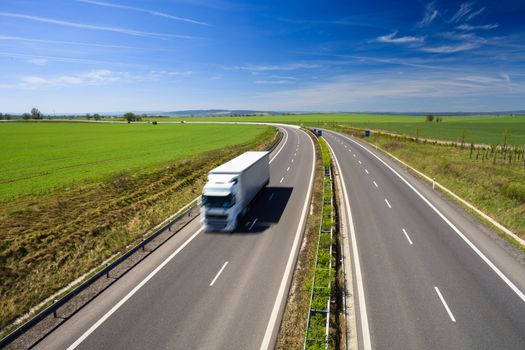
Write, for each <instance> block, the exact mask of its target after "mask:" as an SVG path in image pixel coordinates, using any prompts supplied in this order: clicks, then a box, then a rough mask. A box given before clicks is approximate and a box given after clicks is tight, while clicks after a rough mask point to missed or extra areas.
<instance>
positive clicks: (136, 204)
mask: <svg viewBox="0 0 525 350" xmlns="http://www.w3.org/2000/svg"><path fill="white" fill-rule="evenodd" d="M274 136H275V131H274V130H273V129H272V128H268V129H267V130H266V131H264V132H263V133H262V134H260V135H259V136H258V137H257V138H255V139H252V140H251V141H249V142H245V143H243V144H241V145H236V146H229V147H225V148H223V149H218V150H214V151H210V152H204V153H201V154H198V155H197V154H195V155H193V156H192V157H189V158H187V159H185V160H183V161H177V162H175V163H168V164H164V165H163V166H162V167H158V168H156V169H154V170H151V171H149V172H143V171H142V172H137V173H127V172H124V173H120V174H118V175H115V176H113V177H111V178H110V179H109V180H108V181H105V182H102V183H94V184H85V185H77V186H74V187H71V188H69V189H67V190H61V191H55V192H52V193H47V194H45V195H41V196H38V197H31V198H25V199H21V200H19V201H11V202H9V203H1V204H0V213H1V214H0V265H1V266H2V269H1V271H0V309H1V310H2V313H1V316H0V328H4V327H5V326H6V325H8V324H9V323H10V322H11V321H13V320H14V319H15V318H16V317H19V316H21V315H23V314H25V313H26V312H28V311H29V309H30V308H31V307H32V306H34V305H37V304H38V303H39V302H41V301H42V300H44V299H46V298H47V297H48V296H50V295H52V294H54V293H55V292H57V291H58V290H60V289H62V288H63V287H65V286H66V285H68V283H69V282H71V281H73V280H75V279H76V278H78V277H79V276H82V275H83V274H84V273H86V272H87V271H89V270H91V269H93V268H95V267H97V266H98V265H100V263H101V262H103V261H104V260H106V259H107V258H108V257H110V256H112V255H114V254H115V253H118V252H123V251H125V250H127V249H128V247H129V246H130V245H131V244H134V243H136V242H138V241H140V240H141V239H143V238H144V237H143V235H144V232H146V231H147V230H149V229H150V228H152V227H154V226H155V225H156V224H158V223H160V222H161V221H162V220H163V219H164V218H166V217H167V216H169V215H170V214H171V213H173V212H175V211H177V210H178V209H179V208H181V207H183V206H184V205H185V204H186V203H188V202H189V201H191V200H192V199H193V198H195V197H196V196H197V195H198V194H199V193H200V191H201V189H202V186H203V185H204V182H205V181H206V175H207V172H208V171H209V169H211V168H213V167H214V166H217V165H219V164H221V163H223V162H224V161H226V160H228V159H231V158H232V157H234V156H236V155H238V154H240V153H242V152H244V151H246V150H253V149H259V150H262V149H266V148H267V147H269V145H270V144H271V143H272V141H273V139H274Z"/></svg>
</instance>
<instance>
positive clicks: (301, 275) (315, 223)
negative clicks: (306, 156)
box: [276, 135, 323, 349]
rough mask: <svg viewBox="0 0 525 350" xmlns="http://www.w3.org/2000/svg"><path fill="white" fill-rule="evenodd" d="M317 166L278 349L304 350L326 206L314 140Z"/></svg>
mask: <svg viewBox="0 0 525 350" xmlns="http://www.w3.org/2000/svg"><path fill="white" fill-rule="evenodd" d="M310 136H311V137H312V141H313V142H314V145H315V153H316V157H315V159H316V163H315V179H314V188H313V192H312V204H311V210H310V215H309V216H308V219H307V222H306V231H305V233H304V237H303V242H302V245H301V250H300V251H299V257H298V260H297V266H296V268H295V271H294V275H293V279H292V285H291V287H290V292H289V295H288V299H287V302H286V307H285V310H284V314H283V319H282V321H281V326H280V329H279V335H278V337H277V343H276V348H277V349H302V347H303V343H304V336H305V327H304V325H306V319H307V317H308V309H309V307H310V305H309V303H310V293H311V290H312V289H311V288H312V278H313V273H314V260H315V253H316V248H317V239H318V237H319V224H320V222H321V206H322V204H323V186H322V184H323V162H322V158H321V149H320V147H319V144H318V143H317V142H316V141H315V138H314V137H313V135H310Z"/></svg>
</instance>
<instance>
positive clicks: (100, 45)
mask: <svg viewBox="0 0 525 350" xmlns="http://www.w3.org/2000/svg"><path fill="white" fill-rule="evenodd" d="M0 40H12V41H22V42H31V43H43V44H62V45H80V46H93V47H107V48H117V49H140V48H139V47H133V46H122V45H106V44H94V43H84V42H79V41H61V40H44V39H32V38H23V37H18V36H5V35H0Z"/></svg>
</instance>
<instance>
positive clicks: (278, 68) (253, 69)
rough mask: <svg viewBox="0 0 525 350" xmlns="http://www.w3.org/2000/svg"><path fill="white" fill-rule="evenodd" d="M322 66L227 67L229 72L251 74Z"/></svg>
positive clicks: (296, 64)
mask: <svg viewBox="0 0 525 350" xmlns="http://www.w3.org/2000/svg"><path fill="white" fill-rule="evenodd" d="M319 67H320V66H319V65H318V64H310V63H290V64H283V65H268V66H265V65H252V64H249V65H245V66H234V67H227V68H226V69H228V70H245V71H249V72H252V73H253V72H257V73H259V72H267V71H291V70H297V69H313V68H319Z"/></svg>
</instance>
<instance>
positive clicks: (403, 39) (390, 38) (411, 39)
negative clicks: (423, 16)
mask: <svg viewBox="0 0 525 350" xmlns="http://www.w3.org/2000/svg"><path fill="white" fill-rule="evenodd" d="M396 35H397V30H396V31H394V32H392V33H390V34H387V35H383V36H379V37H377V38H375V39H374V40H373V41H376V42H380V43H390V44H407V43H422V42H424V41H425V38H424V37H421V36H400V37H397V38H396V37H395V36H396Z"/></svg>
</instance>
